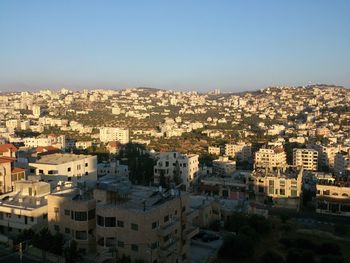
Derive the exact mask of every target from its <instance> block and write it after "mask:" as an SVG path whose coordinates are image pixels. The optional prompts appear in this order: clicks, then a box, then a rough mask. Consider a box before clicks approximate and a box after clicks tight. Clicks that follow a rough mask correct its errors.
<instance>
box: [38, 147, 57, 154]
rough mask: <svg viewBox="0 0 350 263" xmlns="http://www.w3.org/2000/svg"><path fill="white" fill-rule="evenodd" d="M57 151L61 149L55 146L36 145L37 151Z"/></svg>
mask: <svg viewBox="0 0 350 263" xmlns="http://www.w3.org/2000/svg"><path fill="white" fill-rule="evenodd" d="M56 151H59V149H58V148H56V147H53V146H39V147H36V149H35V152H37V153H43V152H56Z"/></svg>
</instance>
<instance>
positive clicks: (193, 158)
mask: <svg viewBox="0 0 350 263" xmlns="http://www.w3.org/2000/svg"><path fill="white" fill-rule="evenodd" d="M198 158H199V156H198V155H197V154H189V155H188V154H181V153H178V152H162V153H159V156H158V161H157V163H156V165H155V166H154V183H156V184H159V183H160V176H161V175H163V176H164V177H165V178H166V179H167V180H168V181H171V180H172V179H173V178H174V174H175V173H176V170H177V169H178V170H179V173H180V177H181V179H182V183H183V184H184V185H185V186H186V188H187V187H188V186H189V185H190V183H191V182H192V181H193V180H194V179H195V178H196V176H197V173H198V170H199V168H198V166H199V162H198Z"/></svg>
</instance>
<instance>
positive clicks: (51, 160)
mask: <svg viewBox="0 0 350 263" xmlns="http://www.w3.org/2000/svg"><path fill="white" fill-rule="evenodd" d="M90 157H93V155H84V154H72V153H54V154H48V155H44V156H42V157H41V158H40V159H38V160H37V161H36V162H35V163H37V164H51V165H58V164H64V163H69V162H74V161H79V160H83V159H85V158H90Z"/></svg>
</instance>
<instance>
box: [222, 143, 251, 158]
mask: <svg viewBox="0 0 350 263" xmlns="http://www.w3.org/2000/svg"><path fill="white" fill-rule="evenodd" d="M225 155H226V156H229V157H232V158H235V159H237V160H239V161H248V160H250V158H251V157H252V144H251V143H245V142H239V143H235V144H226V145H225Z"/></svg>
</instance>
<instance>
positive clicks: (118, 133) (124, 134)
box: [100, 127, 129, 144]
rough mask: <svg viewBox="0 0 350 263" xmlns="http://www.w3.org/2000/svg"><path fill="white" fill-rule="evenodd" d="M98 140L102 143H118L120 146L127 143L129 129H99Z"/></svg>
mask: <svg viewBox="0 0 350 263" xmlns="http://www.w3.org/2000/svg"><path fill="white" fill-rule="evenodd" d="M100 140H101V142H103V143H107V142H112V141H119V142H120V143H122V144H126V143H128V142H129V129H122V128H111V127H105V128H101V129H100Z"/></svg>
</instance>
